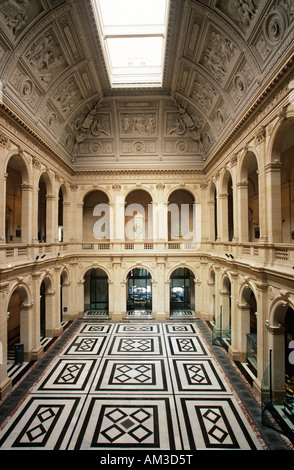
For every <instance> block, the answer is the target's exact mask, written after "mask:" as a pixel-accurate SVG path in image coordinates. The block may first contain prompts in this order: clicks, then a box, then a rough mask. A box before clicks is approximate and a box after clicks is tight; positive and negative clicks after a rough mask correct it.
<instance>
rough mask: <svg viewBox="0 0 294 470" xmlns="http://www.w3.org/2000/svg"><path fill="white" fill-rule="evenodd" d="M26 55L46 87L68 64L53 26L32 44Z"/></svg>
mask: <svg viewBox="0 0 294 470" xmlns="http://www.w3.org/2000/svg"><path fill="white" fill-rule="evenodd" d="M24 57H25V59H26V60H27V62H28V63H29V65H30V66H31V67H32V68H33V69H34V71H35V73H36V76H37V77H38V79H39V80H40V82H41V83H42V85H43V86H44V87H48V86H49V85H50V83H51V82H52V80H53V79H56V78H57V77H58V76H59V74H60V73H61V72H62V71H63V70H64V69H65V68H66V67H67V66H68V62H67V60H66V58H65V56H64V54H63V52H62V49H61V46H60V44H59V42H58V41H57V39H56V36H55V33H54V31H53V29H52V28H50V29H49V30H47V31H46V32H45V33H43V34H42V35H41V36H39V37H38V38H37V39H36V40H35V41H34V42H33V43H32V44H31V45H30V47H29V48H28V49H27V51H26V52H25V54H24Z"/></svg>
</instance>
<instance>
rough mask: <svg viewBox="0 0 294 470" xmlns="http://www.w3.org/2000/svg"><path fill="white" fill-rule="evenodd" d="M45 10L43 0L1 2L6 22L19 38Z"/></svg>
mask: <svg viewBox="0 0 294 470" xmlns="http://www.w3.org/2000/svg"><path fill="white" fill-rule="evenodd" d="M43 10H44V8H43V5H42V2H40V1H38V0H4V1H2V2H1V4H0V12H1V16H2V17H3V19H4V24H5V25H6V27H7V28H8V29H9V31H10V32H11V34H12V35H13V36H14V38H17V37H18V36H19V35H20V34H21V33H22V31H23V30H24V29H25V28H26V26H28V25H29V24H30V22H31V21H32V20H33V19H35V18H36V17H37V16H38V15H39V14H40V13H41V12H42V11H43Z"/></svg>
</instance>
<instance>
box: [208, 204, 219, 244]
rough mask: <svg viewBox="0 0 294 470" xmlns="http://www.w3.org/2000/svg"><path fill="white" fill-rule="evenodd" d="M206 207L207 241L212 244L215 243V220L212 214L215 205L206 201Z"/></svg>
mask: <svg viewBox="0 0 294 470" xmlns="http://www.w3.org/2000/svg"><path fill="white" fill-rule="evenodd" d="M207 207H208V215H207V219H208V221H209V222H208V228H207V231H208V241H210V242H214V241H215V224H216V223H217V221H216V220H215V217H214V213H215V203H214V200H212V201H208V202H207Z"/></svg>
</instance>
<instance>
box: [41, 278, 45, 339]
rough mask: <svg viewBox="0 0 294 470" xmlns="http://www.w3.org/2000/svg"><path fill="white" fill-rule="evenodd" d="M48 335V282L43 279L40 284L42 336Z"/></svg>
mask: <svg viewBox="0 0 294 470" xmlns="http://www.w3.org/2000/svg"><path fill="white" fill-rule="evenodd" d="M45 336H46V283H45V280H44V281H42V283H41V286H40V337H41V338H44V337H45Z"/></svg>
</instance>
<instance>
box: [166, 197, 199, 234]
mask: <svg viewBox="0 0 294 470" xmlns="http://www.w3.org/2000/svg"><path fill="white" fill-rule="evenodd" d="M194 203H195V200H194V197H193V195H192V194H191V193H190V192H189V191H186V190H184V189H177V190H175V191H174V192H173V193H172V194H171V195H170V197H169V199H168V240H169V241H182V240H184V241H189V240H190V241H191V240H193V236H194V228H195V227H194V225H195V224H194V222H195V220H194V218H195V214H194V206H195V204H194Z"/></svg>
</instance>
